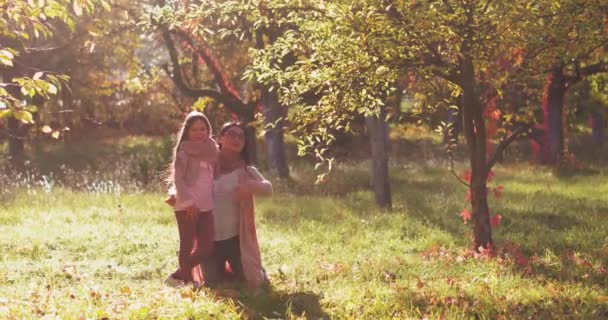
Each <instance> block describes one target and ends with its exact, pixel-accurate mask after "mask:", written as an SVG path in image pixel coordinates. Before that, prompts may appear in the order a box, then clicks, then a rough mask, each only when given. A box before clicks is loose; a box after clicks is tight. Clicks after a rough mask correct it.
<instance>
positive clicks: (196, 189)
mask: <svg viewBox="0 0 608 320" xmlns="http://www.w3.org/2000/svg"><path fill="white" fill-rule="evenodd" d="M188 189H190V190H188V191H189V192H188V193H189V194H190V195H191V196H192V199H191V200H183V199H180V197H179V194H177V195H176V198H175V207H174V208H175V210H176V211H180V210H185V209H186V208H188V207H190V206H191V205H193V204H194V205H195V206H196V207H197V208H198V209H199V211H211V210H213V166H212V165H211V164H210V163H209V162H206V161H201V162H200V168H199V170H198V179H196V182H195V183H194V184H193V185H192V186H190V187H188Z"/></svg>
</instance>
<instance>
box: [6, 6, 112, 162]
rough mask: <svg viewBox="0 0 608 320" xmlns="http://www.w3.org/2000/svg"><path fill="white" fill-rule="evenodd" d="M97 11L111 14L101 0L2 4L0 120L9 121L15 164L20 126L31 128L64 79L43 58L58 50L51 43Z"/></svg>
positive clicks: (20, 147) (53, 63) (22, 132)
mask: <svg viewBox="0 0 608 320" xmlns="http://www.w3.org/2000/svg"><path fill="white" fill-rule="evenodd" d="M98 6H103V7H104V8H105V9H109V5H108V4H107V2H105V1H103V0H86V1H67V0H62V1H53V2H48V3H47V2H45V1H43V2H40V1H38V2H33V1H27V2H25V1H0V7H2V8H3V11H2V14H0V40H1V43H3V47H0V81H2V83H0V119H1V118H8V126H7V127H8V135H9V152H10V154H11V156H12V157H13V158H14V159H17V158H19V156H20V155H21V153H22V152H23V140H24V135H25V130H26V128H27V127H26V126H24V125H30V124H33V123H34V116H33V115H32V114H33V113H35V112H36V111H37V110H38V108H39V107H41V104H42V103H43V102H44V101H45V100H48V99H50V98H51V96H54V95H57V93H58V92H59V90H60V89H61V87H62V84H65V83H66V81H67V80H68V78H67V77H65V76H64V75H62V74H60V72H57V71H56V68H55V67H56V63H57V61H56V60H57V59H45V56H47V57H48V55H47V54H48V52H56V51H58V50H56V49H57V48H55V47H53V46H52V45H53V44H54V42H53V41H54V40H56V39H58V38H61V37H62V36H63V35H62V34H63V33H67V34H70V33H73V32H74V30H75V24H76V22H77V21H78V20H79V19H80V18H81V17H82V16H84V15H85V14H91V13H93V12H94V11H95V9H96V8H97V7H98ZM53 60H55V61H53ZM5 88H6V89H5Z"/></svg>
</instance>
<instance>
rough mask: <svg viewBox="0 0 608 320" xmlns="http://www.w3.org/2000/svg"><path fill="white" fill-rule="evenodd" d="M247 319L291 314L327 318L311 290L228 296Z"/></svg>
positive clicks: (289, 315)
mask: <svg viewBox="0 0 608 320" xmlns="http://www.w3.org/2000/svg"><path fill="white" fill-rule="evenodd" d="M230 299H231V300H232V301H233V302H234V303H235V305H236V306H238V307H239V308H240V309H241V310H242V311H243V314H244V316H245V318H247V319H286V318H291V317H293V316H297V317H304V318H306V319H329V318H330V317H329V315H328V314H327V313H326V312H325V311H324V310H323V308H322V307H321V304H320V302H319V300H320V297H319V295H317V294H315V293H312V292H293V293H286V292H280V291H273V290H271V289H270V290H268V291H265V292H263V293H260V294H258V295H256V296H247V295H246V296H244V297H242V298H230Z"/></svg>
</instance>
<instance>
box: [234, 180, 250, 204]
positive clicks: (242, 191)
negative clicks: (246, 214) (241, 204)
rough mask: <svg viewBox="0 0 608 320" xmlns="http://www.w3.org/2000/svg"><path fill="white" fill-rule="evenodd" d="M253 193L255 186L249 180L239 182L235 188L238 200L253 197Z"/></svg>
mask: <svg viewBox="0 0 608 320" xmlns="http://www.w3.org/2000/svg"><path fill="white" fill-rule="evenodd" d="M252 194H253V186H252V185H251V183H249V181H245V182H242V183H239V185H238V186H237V187H236V189H234V195H235V198H236V200H237V201H242V200H246V199H247V198H249V197H251V195H252Z"/></svg>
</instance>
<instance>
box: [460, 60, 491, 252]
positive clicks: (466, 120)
mask: <svg viewBox="0 0 608 320" xmlns="http://www.w3.org/2000/svg"><path fill="white" fill-rule="evenodd" d="M465 52H466V51H465ZM461 74H462V75H461V83H460V86H461V88H462V104H463V105H462V109H463V124H464V130H465V135H466V139H467V145H468V146H469V162H470V166H471V182H470V186H469V188H470V192H471V207H472V220H473V237H474V240H473V248H474V250H479V249H480V248H492V246H493V241H492V227H491V225H490V210H489V208H488V200H487V191H486V181H487V177H488V171H489V169H488V168H487V162H486V128H485V122H484V118H483V110H482V107H481V103H480V102H479V99H478V98H477V96H476V95H475V73H474V67H473V62H472V58H471V57H467V56H466V55H465V57H463V61H462V73H461Z"/></svg>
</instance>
